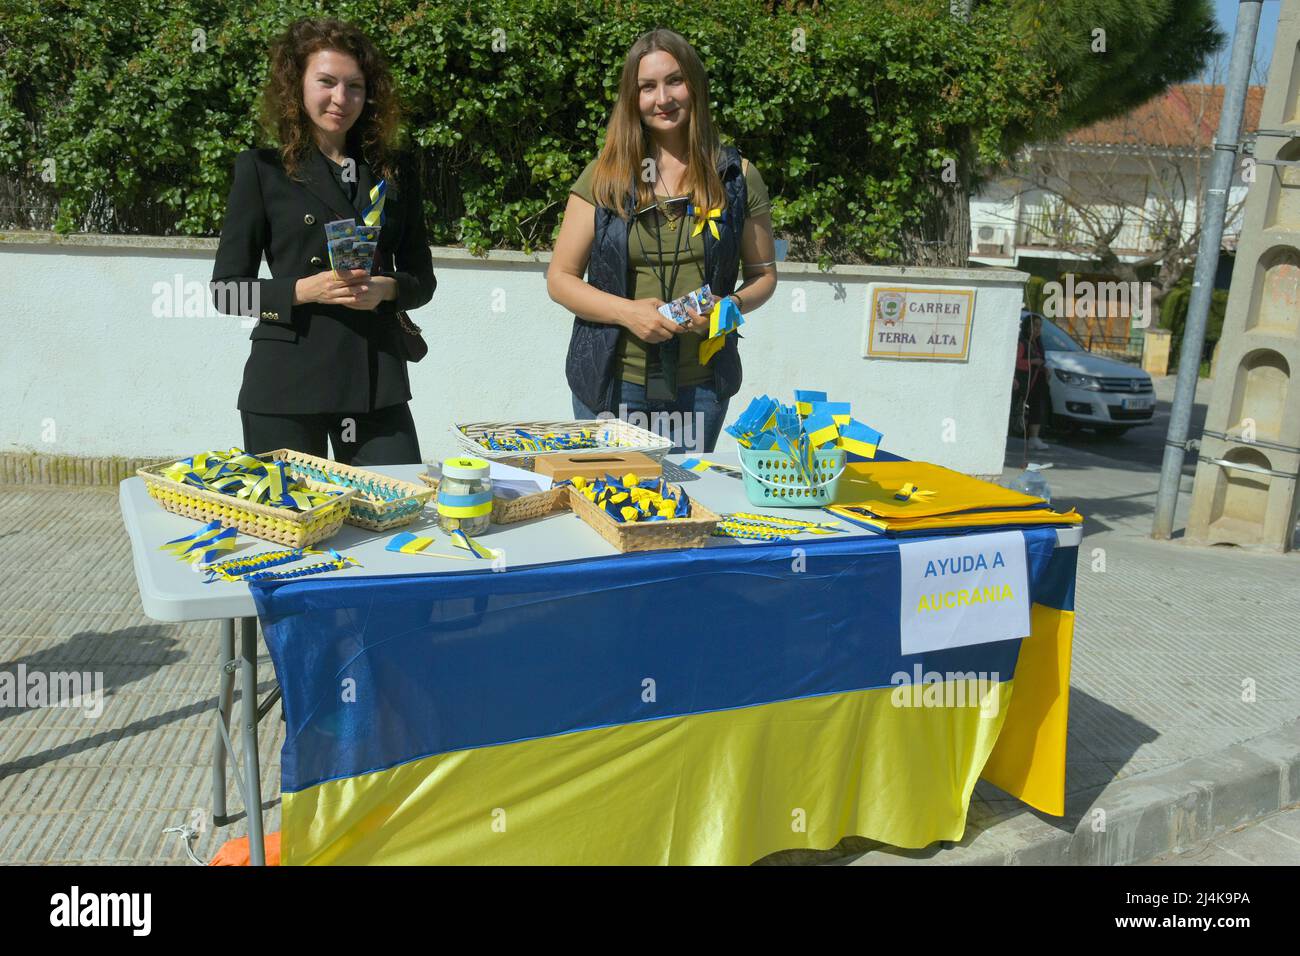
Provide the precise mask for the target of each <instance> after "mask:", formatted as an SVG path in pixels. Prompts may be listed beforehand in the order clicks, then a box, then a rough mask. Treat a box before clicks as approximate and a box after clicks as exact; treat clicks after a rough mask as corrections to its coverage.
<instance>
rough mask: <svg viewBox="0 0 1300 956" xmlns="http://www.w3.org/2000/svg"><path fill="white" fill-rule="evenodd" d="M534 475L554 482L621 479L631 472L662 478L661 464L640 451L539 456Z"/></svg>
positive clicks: (637, 474)
mask: <svg viewBox="0 0 1300 956" xmlns="http://www.w3.org/2000/svg"><path fill="white" fill-rule="evenodd" d="M533 471H535V472H536V473H537V474H539V475H546V476H548V477H549V478H550V479H551V480H552V481H564V480H566V479H568V478H576V477H578V476H579V475H581V476H582V477H583V478H604V477H605V476H606V475H616V476H618V477H619V478H622V477H623V476H624V475H626V474H627V473H628V472H629V471H630V472H632V473H634V474H635V475H636V476H637V477H638V478H658V477H659V476H660V475H661V474H663V468H662V467H661V466H660V465H659V462H657V461H655V460H654V459H653V458H651V457H650V456H648V455H643V454H642V453H641V452H639V451H622V452H617V451H596V452H574V453H573V454H568V455H538V456H537V464H536V465H534V466H533Z"/></svg>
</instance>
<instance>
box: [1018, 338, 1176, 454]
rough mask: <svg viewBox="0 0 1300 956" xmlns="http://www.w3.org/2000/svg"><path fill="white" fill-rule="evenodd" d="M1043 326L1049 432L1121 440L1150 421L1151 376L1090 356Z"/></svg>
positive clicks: (1153, 402)
mask: <svg viewBox="0 0 1300 956" xmlns="http://www.w3.org/2000/svg"><path fill="white" fill-rule="evenodd" d="M1040 318H1041V317H1040ZM1042 321H1043V333H1042V334H1043V352H1044V355H1045V356H1046V359H1047V370H1048V374H1047V391H1048V394H1049V395H1050V396H1051V399H1052V409H1051V416H1050V418H1049V419H1048V423H1049V424H1050V425H1051V426H1052V428H1053V429H1055V430H1056V431H1072V430H1073V429H1075V428H1079V427H1086V428H1093V429H1095V430H1096V431H1097V432H1098V433H1099V434H1102V435H1122V434H1124V432H1126V431H1128V430H1129V429H1130V428H1133V427H1134V426H1136V425H1143V424H1146V423H1147V422H1149V421H1151V418H1152V416H1153V415H1154V414H1155V407H1156V397H1155V390H1154V388H1153V386H1152V384H1151V376H1150V375H1148V374H1147V373H1146V372H1144V371H1142V369H1140V368H1137V367H1135V366H1133V365H1128V364H1126V363H1124V362H1120V361H1117V360H1116V359H1110V358H1105V357H1104V356H1101V355H1093V354H1092V353H1091V352H1089V351H1087V350H1086V349H1084V348H1083V346H1081V345H1080V344H1079V343H1078V342H1076V341H1075V340H1074V339H1073V338H1072V337H1071V336H1070V334H1069V333H1068V332H1066V331H1065V330H1064V329H1062V328H1061V327H1060V326H1059V325H1056V324H1054V323H1053V322H1052V321H1051V320H1050V319H1046V318H1044V319H1043V320H1042Z"/></svg>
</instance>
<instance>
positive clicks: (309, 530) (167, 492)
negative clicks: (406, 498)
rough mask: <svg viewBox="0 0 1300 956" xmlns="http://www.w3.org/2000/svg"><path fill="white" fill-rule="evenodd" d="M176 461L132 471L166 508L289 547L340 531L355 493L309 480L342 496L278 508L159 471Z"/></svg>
mask: <svg viewBox="0 0 1300 956" xmlns="http://www.w3.org/2000/svg"><path fill="white" fill-rule="evenodd" d="M175 463H176V459H174V458H172V459H168V460H167V461H163V462H159V463H158V464H156V465H148V466H146V467H144V468H140V469H138V470H137V471H136V474H137V475H139V476H140V478H142V479H143V480H144V483H145V488H146V490H147V491H148V492H149V496H150V497H151V498H153V499H154V500H155V501H157V502H158V503H159V504H160V505H162V506H163V507H164V508H166V509H167V510H168V511H171V512H173V513H175V514H178V515H184V516H185V517H186V518H193V519H194V520H195V521H202V522H203V523H204V524H207V523H208V522H210V521H214V520H215V521H220V522H221V526H222V527H223V528H235V529H237V530H239V531H241V532H243V533H244V534H248V535H252V536H253V537H255V538H262V539H263V540H265V541H274V542H275V543H276V544H282V545H285V546H286V547H290V548H305V547H307V546H308V545H312V544H315V543H316V542H318V541H323V540H324V539H326V538H328V537H330V536H331V535H332V534H334V533H335V532H336V531H338V530H339V527H340V526H341V525H342V524H343V522H344V520H346V519H347V516H348V510H349V508H350V506H351V504H352V498H353V497H354V496H355V495H356V492H355V491H353V490H351V489H340V488H339V487H338V486H337V485H329V484H325V483H323V482H319V481H314V480H312V479H310V478H308V479H305V480H304V484H306V485H307V487H308V488H310V489H312V490H313V491H341V492H342V494H340V495H338V497H336V498H334V499H333V500H331V501H327V502H325V503H324V504H320V505H317V506H316V507H314V508H310V509H308V510H307V511H294V510H292V509H290V508H276V507H272V506H271V505H262V504H256V503H255V502H251V501H244V500H242V499H239V498H236V497H234V496H233V495H223V494H221V493H220V492H217V491H209V490H208V489H206V488H196V487H194V486H193V485H187V484H185V483H184V482H180V481H175V480H173V479H171V478H168V477H166V476H165V475H163V474H162V471H163V469H165V468H170V467H171V466H172V465H174V464H175Z"/></svg>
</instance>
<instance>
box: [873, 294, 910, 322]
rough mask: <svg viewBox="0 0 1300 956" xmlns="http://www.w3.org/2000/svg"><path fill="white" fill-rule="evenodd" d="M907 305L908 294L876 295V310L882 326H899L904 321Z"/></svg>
mask: <svg viewBox="0 0 1300 956" xmlns="http://www.w3.org/2000/svg"><path fill="white" fill-rule="evenodd" d="M906 303H907V294H906V293H903V292H881V293H878V294H877V295H876V310H877V312H878V314H879V318H880V324H881V325H897V324H898V323H899V322H901V321H902V319H903V306H904V305H905V304H906Z"/></svg>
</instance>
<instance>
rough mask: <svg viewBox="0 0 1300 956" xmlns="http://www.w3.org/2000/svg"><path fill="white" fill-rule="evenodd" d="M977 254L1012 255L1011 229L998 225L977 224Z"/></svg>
mask: <svg viewBox="0 0 1300 956" xmlns="http://www.w3.org/2000/svg"><path fill="white" fill-rule="evenodd" d="M975 254H976V255H978V256H1009V255H1011V230H1009V229H1002V228H999V227H998V226H976V227H975Z"/></svg>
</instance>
